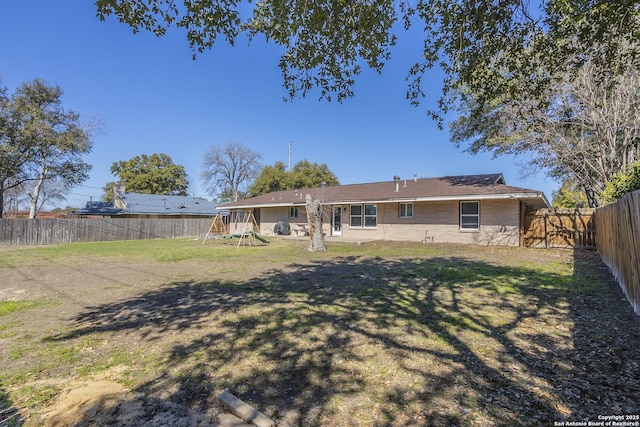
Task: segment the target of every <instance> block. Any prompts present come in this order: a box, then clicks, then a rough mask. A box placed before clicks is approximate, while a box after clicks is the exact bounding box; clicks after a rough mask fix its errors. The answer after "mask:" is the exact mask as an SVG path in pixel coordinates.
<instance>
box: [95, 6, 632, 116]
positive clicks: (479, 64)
mask: <svg viewBox="0 0 640 427" xmlns="http://www.w3.org/2000/svg"><path fill="white" fill-rule="evenodd" d="M95 3H96V7H97V12H98V16H99V18H100V19H101V20H105V19H106V18H107V17H108V16H111V15H113V16H115V17H116V18H117V19H118V20H120V21H121V22H123V23H126V24H128V25H129V26H131V28H132V29H133V30H134V32H138V31H140V30H147V31H152V32H154V33H155V34H156V35H158V36H162V35H164V34H165V33H166V31H167V29H168V28H169V27H170V26H172V25H175V26H177V27H179V28H181V29H183V30H184V31H185V34H186V37H187V40H188V43H189V45H190V46H191V48H192V50H193V52H194V56H196V54H198V53H201V52H203V51H204V50H206V49H209V48H211V47H212V46H213V45H214V44H215V42H216V41H217V40H218V37H219V36H221V37H223V38H224V39H225V40H226V41H227V42H228V43H230V44H231V45H233V44H234V43H235V40H236V38H237V37H238V36H239V35H240V34H241V33H244V34H246V35H248V36H249V38H250V39H254V38H256V37H258V36H264V37H265V38H266V39H267V40H268V41H270V42H273V43H275V44H277V45H279V46H281V47H282V56H281V57H280V61H279V65H280V68H281V71H282V75H283V80H284V86H285V88H286V89H287V90H288V92H289V96H290V98H294V97H297V96H305V95H306V94H308V93H309V92H310V91H311V90H313V89H314V88H315V87H317V88H318V89H319V90H320V96H321V98H324V99H328V100H331V99H333V98H337V99H338V100H342V99H344V98H345V97H350V96H353V94H354V92H353V87H354V85H355V81H356V78H357V76H358V75H359V74H360V73H361V71H362V67H363V66H367V67H369V68H371V69H373V70H375V71H377V72H381V71H382V69H383V67H384V65H385V63H386V62H387V61H389V60H390V59H391V55H392V51H393V47H394V45H395V44H396V41H397V39H398V37H400V36H401V34H402V31H403V29H404V30H409V29H411V27H413V26H416V27H418V28H419V29H420V30H421V31H423V32H424V43H423V48H422V49H421V50H419V51H416V52H415V58H416V62H415V64H414V65H413V66H412V67H411V68H410V69H409V70H408V81H409V86H408V91H407V97H408V98H409V99H410V100H411V101H412V102H416V103H417V102H419V101H420V99H421V98H422V97H423V96H424V91H425V90H426V89H425V88H424V87H423V84H422V78H423V76H424V74H425V72H426V71H428V70H429V69H430V68H432V67H434V66H440V67H441V68H442V69H443V70H444V72H445V78H444V81H443V98H441V100H440V101H441V102H440V107H441V109H443V110H447V109H448V108H449V106H450V105H451V104H449V103H448V102H447V96H448V94H450V93H452V92H455V91H457V90H459V89H460V88H462V87H464V88H466V89H467V90H469V91H470V92H472V93H474V94H475V95H476V97H477V99H478V101H479V102H480V104H482V105H485V104H490V103H491V101H492V100H495V99H499V98H501V97H503V96H512V95H514V93H513V91H514V90H515V91H520V90H530V89H533V90H539V89H541V88H542V87H543V86H544V84H545V74H544V73H542V74H541V73H538V71H539V67H540V65H541V64H544V65H545V68H547V69H550V68H553V66H554V64H563V63H564V60H565V59H566V58H567V57H569V56H571V55H572V54H573V53H574V49H578V51H580V50H583V49H584V48H585V47H588V46H592V45H594V44H596V43H597V44H600V45H604V46H605V50H607V51H608V52H609V53H614V52H616V50H617V49H616V47H615V46H616V44H617V41H618V40H619V38H620V36H621V35H625V36H631V35H634V36H637V35H638V32H639V28H640V20H639V19H638V15H639V14H640V8H638V1H637V0H600V1H587V0H579V1H576V0H543V1H542V2H528V1H523V0H501V1H496V0H411V1H410V0H366V1H365V0H352V1H340V0H308V1H298V0H287V1H281V0H264V1H260V2H255V3H254V2H251V1H250V0H247V1H244V2H243V1H241V0H216V1H214V0H200V1H197V2H196V1H185V2H184V7H178V6H177V5H176V3H175V2H174V1H173V0H147V1H142V0H96V2H95ZM532 5H534V6H532ZM240 11H242V13H241V12H240ZM571 39H574V40H575V41H576V45H575V46H569V45H568V43H567V40H571ZM505 77H506V78H505ZM509 77H514V78H515V81H514V82H513V83H510V82H509V79H508V78H509ZM525 78H526V79H528V80H534V81H533V83H534V84H533V86H532V87H527V88H522V87H520V85H521V84H522V83H523V82H524V81H525ZM428 87H433V85H432V82H429V84H428Z"/></svg>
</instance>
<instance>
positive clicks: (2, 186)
mask: <svg viewBox="0 0 640 427" xmlns="http://www.w3.org/2000/svg"><path fill="white" fill-rule="evenodd" d="M62 94H63V92H62V89H61V88H60V87H59V86H52V85H49V84H48V83H47V82H45V81H44V80H41V79H36V80H34V81H28V82H25V83H23V84H22V85H21V86H20V87H19V88H18V89H17V90H16V92H15V94H14V95H13V96H12V97H11V98H10V99H9V98H7V96H6V91H5V95H4V96H3V97H0V98H2V99H1V100H0V101H1V105H0V107H1V110H2V113H0V117H2V118H0V166H1V167H0V169H1V170H2V172H1V173H0V199H1V198H2V194H3V192H4V190H6V189H7V188H11V187H16V186H18V187H20V188H22V189H23V190H24V192H25V194H26V195H27V197H28V198H29V201H30V204H31V207H30V211H29V218H35V216H36V214H37V212H38V209H39V207H41V205H42V197H43V195H44V194H45V188H46V187H47V186H49V187H53V185H54V184H53V183H54V182H55V185H56V186H62V187H64V188H67V189H68V188H71V187H73V186H74V185H77V184H79V183H81V182H83V181H85V180H86V179H87V178H88V172H89V170H91V165H89V164H88V163H86V162H84V161H83V160H82V157H83V156H84V155H86V154H88V153H89V152H91V149H92V144H91V129H90V126H87V125H84V124H83V123H81V121H80V116H79V114H78V113H76V112H74V111H72V110H65V108H64V107H63V106H62V99H61V98H62ZM0 201H1V200H0Z"/></svg>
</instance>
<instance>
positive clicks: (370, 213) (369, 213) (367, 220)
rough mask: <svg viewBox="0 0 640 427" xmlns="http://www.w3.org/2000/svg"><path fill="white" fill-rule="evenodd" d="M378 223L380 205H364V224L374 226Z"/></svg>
mask: <svg viewBox="0 0 640 427" xmlns="http://www.w3.org/2000/svg"><path fill="white" fill-rule="evenodd" d="M377 225H378V206H377V205H364V226H365V228H373V227H375V226H377Z"/></svg>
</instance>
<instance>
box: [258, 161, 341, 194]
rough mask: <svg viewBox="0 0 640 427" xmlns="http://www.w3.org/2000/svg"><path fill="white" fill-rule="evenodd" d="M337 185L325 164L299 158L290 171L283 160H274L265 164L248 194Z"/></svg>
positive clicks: (336, 180)
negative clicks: (274, 161)
mask: <svg viewBox="0 0 640 427" xmlns="http://www.w3.org/2000/svg"><path fill="white" fill-rule="evenodd" d="M323 183H324V185H327V186H332V185H339V184H340V182H339V181H338V178H337V177H336V176H335V174H334V173H333V172H331V170H329V167H328V166H327V165H326V164H324V163H323V164H320V165H319V164H317V163H310V162H309V161H308V160H301V161H299V162H298V163H296V164H295V165H294V166H293V168H292V169H291V170H290V171H287V170H286V167H285V164H284V163H283V162H276V163H275V164H274V165H273V166H265V167H264V168H263V169H262V171H260V175H258V177H257V178H256V179H255V181H254V182H253V184H252V185H251V187H250V188H249V196H250V197H254V196H259V195H260V194H266V193H271V192H274V191H283V190H295V189H300V188H312V187H320V186H321V185H322V184H323Z"/></svg>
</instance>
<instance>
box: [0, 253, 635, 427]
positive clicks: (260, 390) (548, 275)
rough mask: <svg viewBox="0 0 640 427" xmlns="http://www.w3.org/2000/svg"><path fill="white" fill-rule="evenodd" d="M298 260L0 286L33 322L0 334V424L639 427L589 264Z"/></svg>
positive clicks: (620, 308) (157, 268)
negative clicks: (223, 418) (230, 413)
mask: <svg viewBox="0 0 640 427" xmlns="http://www.w3.org/2000/svg"><path fill="white" fill-rule="evenodd" d="M194 245H199V243H198V242H196V243H194ZM286 245H293V247H286ZM296 245H297V246H296ZM305 246H306V244H305V243H302V244H296V243H294V242H286V243H284V242H283V243H282V244H281V245H280V246H279V245H278V242H275V244H272V245H271V246H269V247H259V248H255V247H254V248H239V249H238V250H237V251H235V252H233V251H228V250H227V248H226V247H224V246H222V244H216V243H212V244H207V246H205V247H203V248H202V249H201V250H202V251H203V252H206V253H208V254H210V255H207V256H206V257H204V256H203V255H198V256H192V257H187V256H185V257H184V258H185V259H182V260H180V261H174V262H166V261H156V260H153V259H144V260H135V259H128V258H125V257H111V258H109V257H95V256H91V255H84V256H78V255H76V256H70V257H66V258H63V259H55V260H50V261H51V262H49V261H48V260H47V259H46V256H44V255H39V254H38V252H37V251H36V252H34V257H36V259H35V260H34V262H33V265H27V266H25V265H16V266H11V265H6V266H3V267H1V268H0V274H1V275H2V278H3V279H2V280H3V285H2V286H0V302H1V301H9V300H13V301H44V303H43V304H41V305H40V306H38V307H37V308H31V309H25V310H19V311H16V312H14V313H11V314H9V315H5V316H1V317H0V359H1V360H2V362H3V373H2V376H1V377H0V379H1V380H2V383H1V390H0V391H2V394H0V397H2V396H4V398H3V399H0V411H2V410H5V411H6V408H8V407H10V406H12V407H14V408H15V409H16V410H17V415H18V416H15V417H13V418H12V419H11V422H16V423H17V422H19V423H23V424H24V425H41V424H43V423H45V425H50V426H58V425H59V426H62V425H79V426H82V425H139V426H159V425H167V426H182V425H183V426H209V425H212V424H213V423H214V422H216V420H217V419H218V416H219V415H220V414H221V413H222V409H221V408H220V407H219V406H218V404H217V402H216V400H215V397H216V396H217V395H218V394H219V393H220V392H222V391H223V390H225V389H228V390H229V391H231V392H232V393H233V394H235V395H236V396H238V397H240V398H242V399H243V400H245V401H246V402H248V403H250V404H251V405H252V406H254V407H256V408H258V409H259V410H260V411H262V412H264V413H265V414H266V415H267V416H269V417H271V418H272V419H274V420H276V421H277V422H278V423H279V425H281V426H287V425H291V426H293V425H301V426H308V425H319V426H365V425H367V426H370V425H373V426H427V425H442V426H449V425H514V424H518V425H540V424H547V425H553V423H554V422H555V421H582V420H591V421H597V420H598V416H599V415H602V416H606V415H630V416H633V415H634V414H639V413H640V406H639V404H638V399H637V396H638V395H640V367H639V364H638V361H639V360H640V350H639V349H638V346H637V343H638V342H640V322H639V320H638V316H636V315H635V314H633V312H632V310H631V308H630V306H629V304H628V303H627V302H626V301H625V300H624V296H623V294H622V292H621V291H620V289H619V287H618V285H617V284H615V283H614V282H613V281H612V278H611V276H610V274H609V273H608V271H607V270H606V267H604V266H603V265H602V263H601V262H600V260H599V259H598V255H597V253H595V252H593V251H588V250H585V251H567V250H558V251H543V250H522V249H508V248H486V247H483V248H480V247H471V246H468V247H465V246H456V245H413V244H403V243H401V244H399V243H380V242H378V243H372V244H367V245H363V246H361V247H359V248H355V247H341V246H339V245H334V247H333V248H330V249H331V250H330V251H328V252H327V253H322V254H309V253H307V252H305V251H304V250H303V247H305ZM190 250H193V249H190ZM1 254H2V253H1V252H0V255H1ZM37 257H40V259H37ZM6 413H7V414H9V413H10V412H6ZM0 414H2V412H0ZM0 420H2V415H0Z"/></svg>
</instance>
